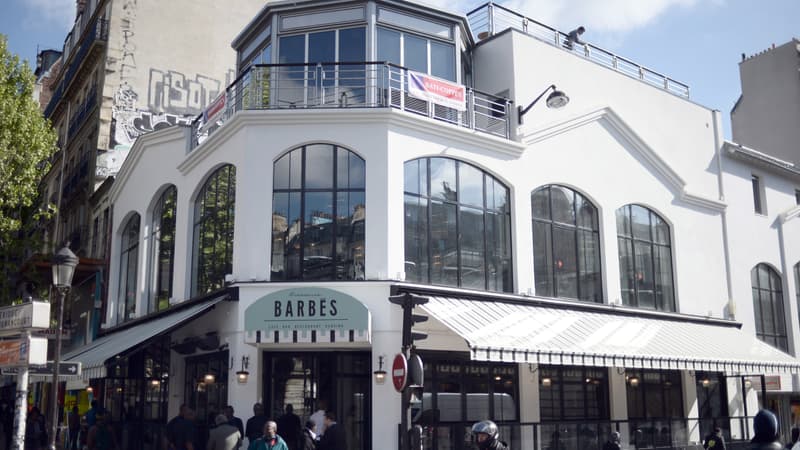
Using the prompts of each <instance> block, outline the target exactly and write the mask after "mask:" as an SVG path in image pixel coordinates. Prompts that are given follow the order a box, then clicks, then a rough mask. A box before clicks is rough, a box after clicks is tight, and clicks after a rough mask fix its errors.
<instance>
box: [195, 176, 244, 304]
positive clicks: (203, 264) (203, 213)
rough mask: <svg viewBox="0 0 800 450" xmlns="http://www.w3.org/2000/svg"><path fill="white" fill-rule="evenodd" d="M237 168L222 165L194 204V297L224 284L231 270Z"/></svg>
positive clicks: (206, 183)
mask: <svg viewBox="0 0 800 450" xmlns="http://www.w3.org/2000/svg"><path fill="white" fill-rule="evenodd" d="M235 205H236V168H235V167H233V166H231V165H225V166H222V167H220V168H219V169H217V170H216V171H215V172H214V173H213V174H211V176H209V177H208V179H207V180H206V182H205V184H204V185H203V188H202V189H201V190H200V193H199V194H198V196H197V200H195V204H194V253H193V257H192V277H193V283H192V286H193V291H192V294H193V295H202V294H205V293H208V292H211V291H214V290H216V289H220V288H222V287H223V286H224V285H225V275H227V274H229V273H231V272H232V271H233V219H234V207H235Z"/></svg>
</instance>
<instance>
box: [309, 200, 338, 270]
mask: <svg viewBox="0 0 800 450" xmlns="http://www.w3.org/2000/svg"><path fill="white" fill-rule="evenodd" d="M332 218H333V195H332V193H330V192H306V193H305V215H304V219H305V224H304V225H305V226H304V228H303V252H304V253H303V279H307V280H309V279H311V280H313V279H331V277H332V276H333V246H332V240H333V239H332V238H333V220H332Z"/></svg>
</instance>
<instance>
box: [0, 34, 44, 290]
mask: <svg viewBox="0 0 800 450" xmlns="http://www.w3.org/2000/svg"><path fill="white" fill-rule="evenodd" d="M34 83H35V79H34V76H33V73H32V72H31V69H30V67H29V66H28V63H27V62H20V59H19V56H17V55H14V54H12V53H11V52H10V51H9V50H8V42H7V39H6V36H4V35H2V34H0V264H1V265H2V267H0V304H7V303H9V302H10V301H11V300H13V298H12V296H13V294H12V293H13V292H14V291H13V286H9V284H10V283H12V282H13V277H11V276H10V275H11V274H13V273H15V272H16V271H17V270H19V265H20V264H21V263H22V261H21V259H22V257H23V256H24V251H25V249H26V248H31V247H30V244H31V242H30V239H31V238H32V235H33V234H34V233H33V232H32V229H30V228H29V227H32V225H33V222H35V221H36V220H37V219H38V218H39V213H38V212H37V207H38V206H39V205H38V204H37V202H38V198H39V182H40V181H41V179H42V178H43V177H44V175H45V174H46V173H47V171H48V170H49V168H50V165H49V163H48V161H49V158H50V156H51V155H52V154H53V152H54V151H55V142H56V133H55V132H54V131H53V129H52V127H51V126H50V124H49V123H48V121H47V120H46V119H45V118H44V116H43V115H42V112H41V111H40V110H39V105H38V104H37V102H36V101H35V100H34V98H33V90H34Z"/></svg>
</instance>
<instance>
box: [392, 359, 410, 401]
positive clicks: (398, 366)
mask: <svg viewBox="0 0 800 450" xmlns="http://www.w3.org/2000/svg"><path fill="white" fill-rule="evenodd" d="M407 378H408V362H407V361H406V357H405V355H403V354H402V353H398V354H397V355H395V356H394V361H393V362H392V383H393V384H394V389H395V390H396V391H397V392H403V389H405V387H406V381H407Z"/></svg>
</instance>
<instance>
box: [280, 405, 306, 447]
mask: <svg viewBox="0 0 800 450" xmlns="http://www.w3.org/2000/svg"><path fill="white" fill-rule="evenodd" d="M275 422H277V423H278V430H280V431H279V432H278V434H280V435H281V437H282V438H283V440H284V441H286V445H288V446H289V450H296V449H297V446H298V445H297V444H298V442H299V441H300V432H301V431H302V429H303V423H302V422H300V418H299V417H297V414H295V413H294V406H292V404H291V403H290V404H288V405H286V414H284V415H282V416H280V417H278V420H276V421H275Z"/></svg>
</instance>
